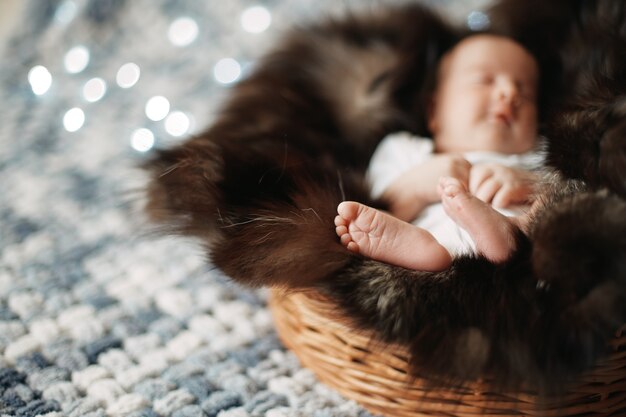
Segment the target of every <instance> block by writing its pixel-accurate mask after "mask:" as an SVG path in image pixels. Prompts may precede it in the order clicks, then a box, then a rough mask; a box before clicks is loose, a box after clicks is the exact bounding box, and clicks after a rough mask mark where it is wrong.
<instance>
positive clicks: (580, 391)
mask: <svg viewBox="0 0 626 417" xmlns="http://www.w3.org/2000/svg"><path fill="white" fill-rule="evenodd" d="M269 306H270V309H271V311H272V314H273V317H274V322H275V325H276V329H277V332H278V335H279V337H280V338H281V340H282V341H283V343H284V344H285V345H286V346H287V347H288V348H289V349H291V350H292V351H293V352H294V353H295V354H296V356H297V357H298V358H299V359H300V361H301V362H302V364H303V365H304V366H305V367H307V368H309V369H311V370H312V371H313V372H314V373H315V374H316V375H317V377H318V378H319V379H320V380H321V381H322V382H324V383H326V384H327V385H329V386H331V387H332V388H334V389H336V390H337V391H339V392H340V393H342V394H343V395H344V396H346V397H347V398H350V399H353V400H355V401H357V402H358V403H360V404H361V405H363V406H364V407H365V408H367V409H368V410H370V411H372V412H374V413H377V414H383V415H387V416H393V417H396V416H397V417H404V416H416V415H428V416H448V417H450V416H458V417H461V416H463V417H465V416H477V415H485V414H488V415H490V416H492V415H500V416H513V415H518V416H519V415H526V416H541V417H552V416H554V417H557V416H558V417H566V416H583V415H584V416H607V415H615V416H617V415H626V335H625V334H624V332H622V331H620V332H619V333H618V334H617V335H616V337H615V339H614V340H612V341H611V345H612V347H613V348H614V352H613V353H612V354H611V355H610V356H609V357H608V358H607V359H606V360H604V361H602V362H601V363H599V364H598V365H597V366H596V367H595V368H594V369H592V370H591V371H590V372H588V373H586V374H584V375H582V376H581V377H580V378H579V379H577V380H576V384H574V385H572V387H571V389H568V390H567V392H566V393H565V394H564V395H561V396H559V398H558V399H556V398H555V399H550V398H545V397H540V396H538V395H537V393H536V392H533V391H531V390H518V391H506V392H499V391H498V390H497V389H496V388H495V387H494V386H493V385H490V384H488V383H487V382H486V381H485V378H483V379H479V380H476V381H470V382H468V383H466V384H464V385H463V386H454V387H447V388H443V387H437V388H433V385H432V384H429V380H428V379H425V378H416V379H412V378H410V377H409V376H408V375H409V373H408V351H407V349H406V347H404V346H401V345H396V344H386V343H383V342H380V341H377V340H375V339H374V338H373V337H372V334H371V333H369V332H366V331H355V330H354V328H352V327H351V326H350V320H348V319H346V318H345V317H344V316H341V315H340V314H339V313H338V309H337V308H336V307H334V306H333V304H332V302H330V301H329V300H328V299H327V298H325V297H324V296H323V295H321V294H319V293H318V292H316V291H314V290H306V291H298V292H295V291H286V290H282V289H273V290H271V292H270V301H269ZM622 330H623V329H622ZM616 413H618V414H616ZM619 413H621V414H619Z"/></svg>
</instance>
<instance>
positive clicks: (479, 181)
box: [469, 163, 538, 208]
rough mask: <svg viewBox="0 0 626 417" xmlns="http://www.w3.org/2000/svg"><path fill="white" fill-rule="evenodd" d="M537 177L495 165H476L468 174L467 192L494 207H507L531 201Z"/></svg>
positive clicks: (515, 169) (523, 171)
mask: <svg viewBox="0 0 626 417" xmlns="http://www.w3.org/2000/svg"><path fill="white" fill-rule="evenodd" d="M537 179H538V178H537V175H536V174H534V173H532V172H530V171H526V170H523V169H519V168H512V167H507V166H504V165H500V164H495V163H486V164H477V165H474V166H472V168H471V170H470V173H469V190H470V193H472V194H473V195H475V196H476V197H477V198H479V199H480V200H482V201H484V202H486V203H491V205H493V206H494V207H499V208H503V207H508V206H510V205H514V204H522V203H529V202H531V200H532V194H533V190H534V184H535V183H536V182H537Z"/></svg>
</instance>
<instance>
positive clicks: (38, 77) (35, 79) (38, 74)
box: [28, 65, 52, 96]
mask: <svg viewBox="0 0 626 417" xmlns="http://www.w3.org/2000/svg"><path fill="white" fill-rule="evenodd" d="M28 82H29V83H30V87H31V88H32V89H33V93H35V94H36V95H38V96H40V95H42V94H45V93H46V92H47V91H48V90H49V89H50V86H51V85H52V74H50V71H48V69H47V68H46V67H44V66H42V65H37V66H35V67H33V68H31V69H30V71H28Z"/></svg>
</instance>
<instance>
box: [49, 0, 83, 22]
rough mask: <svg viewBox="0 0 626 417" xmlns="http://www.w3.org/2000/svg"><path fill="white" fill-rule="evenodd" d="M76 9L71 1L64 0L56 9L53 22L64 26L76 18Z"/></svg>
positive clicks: (74, 3)
mask: <svg viewBox="0 0 626 417" xmlns="http://www.w3.org/2000/svg"><path fill="white" fill-rule="evenodd" d="M77 10H78V7H77V6H76V2H74V1H72V0H66V1H64V2H63V3H61V4H60V5H59V7H57V10H56V12H55V13H54V20H56V21H57V22H58V23H61V24H62V25H66V24H68V23H70V22H71V21H72V20H74V17H76V11H77Z"/></svg>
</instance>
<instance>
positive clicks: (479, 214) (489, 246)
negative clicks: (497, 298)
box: [439, 177, 517, 262]
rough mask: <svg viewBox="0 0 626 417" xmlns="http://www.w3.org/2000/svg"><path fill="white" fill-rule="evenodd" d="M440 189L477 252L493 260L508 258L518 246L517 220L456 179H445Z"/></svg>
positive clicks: (451, 212) (445, 206) (445, 207)
mask: <svg viewBox="0 0 626 417" xmlns="http://www.w3.org/2000/svg"><path fill="white" fill-rule="evenodd" d="M439 190H440V193H441V202H442V204H443V208H444V210H445V211H446V213H447V214H448V216H450V217H451V218H452V220H454V221H455V222H456V223H457V224H458V225H459V226H461V227H462V228H463V229H465V230H467V232H468V233H469V235H470V236H471V237H472V240H473V241H474V243H475V244H476V250H477V251H478V253H480V254H482V255H484V256H485V257H486V258H487V259H489V260H490V261H493V262H503V261H506V260H507V259H508V258H509V256H510V255H511V252H512V251H513V250H514V249H515V229H516V228H517V225H516V220H514V219H512V218H509V217H506V216H505V215H503V214H501V213H499V212H498V211H496V210H495V209H494V208H493V207H491V206H490V205H489V204H487V203H485V202H483V201H481V200H479V199H478V198H476V197H474V196H473V195H471V194H470V193H469V191H468V190H467V189H466V188H465V187H464V186H463V184H462V183H461V182H460V181H458V180H457V179H455V178H449V177H445V178H442V179H441V180H440V182H439Z"/></svg>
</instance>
